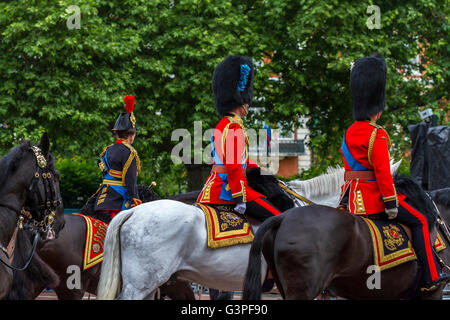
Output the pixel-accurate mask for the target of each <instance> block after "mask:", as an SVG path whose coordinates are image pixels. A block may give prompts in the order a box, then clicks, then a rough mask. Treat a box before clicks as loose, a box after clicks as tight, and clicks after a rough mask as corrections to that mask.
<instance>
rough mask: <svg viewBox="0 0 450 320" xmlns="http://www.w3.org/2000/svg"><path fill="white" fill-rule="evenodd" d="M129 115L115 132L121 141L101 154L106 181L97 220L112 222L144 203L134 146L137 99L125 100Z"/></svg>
mask: <svg viewBox="0 0 450 320" xmlns="http://www.w3.org/2000/svg"><path fill="white" fill-rule="evenodd" d="M124 101H125V109H126V112H122V113H120V115H119V117H118V118H117V120H116V123H115V125H114V127H113V129H112V132H113V133H114V135H115V136H116V138H117V140H116V142H115V143H114V144H112V145H110V146H108V147H106V148H105V149H104V150H103V152H102V153H101V154H100V160H99V161H98V166H99V168H100V170H101V171H102V175H103V181H102V184H101V185H100V188H99V189H98V191H97V193H96V200H95V207H94V211H95V217H96V218H98V219H100V220H102V221H104V222H106V223H109V222H110V221H111V219H112V218H113V217H114V216H115V215H116V214H117V213H118V212H119V211H122V210H126V209H130V208H133V207H135V206H137V205H139V204H141V203H142V201H141V200H140V199H139V195H138V188H137V175H138V174H139V172H140V170H141V163H140V159H139V156H138V153H137V151H136V150H135V149H134V148H133V147H132V146H131V145H132V144H133V142H134V138H135V136H136V131H137V125H136V118H135V116H134V113H133V110H134V96H132V95H127V96H125V98H124Z"/></svg>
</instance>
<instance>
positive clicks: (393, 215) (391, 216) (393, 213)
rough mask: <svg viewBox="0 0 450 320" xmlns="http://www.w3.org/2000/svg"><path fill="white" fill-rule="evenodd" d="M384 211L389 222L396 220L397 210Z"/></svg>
mask: <svg viewBox="0 0 450 320" xmlns="http://www.w3.org/2000/svg"><path fill="white" fill-rule="evenodd" d="M384 211H385V212H386V213H387V215H388V217H389V219H390V220H392V219H395V218H397V213H398V209H397V208H392V209H386V210H384Z"/></svg>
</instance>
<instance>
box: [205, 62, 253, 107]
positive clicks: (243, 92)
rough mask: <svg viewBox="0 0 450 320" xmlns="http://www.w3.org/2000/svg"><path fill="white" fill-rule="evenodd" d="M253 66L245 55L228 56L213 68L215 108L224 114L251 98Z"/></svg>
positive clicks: (249, 100)
mask: <svg viewBox="0 0 450 320" xmlns="http://www.w3.org/2000/svg"><path fill="white" fill-rule="evenodd" d="M253 78H254V67H253V64H252V62H251V61H250V59H249V58H247V57H242V56H228V57H227V58H225V59H224V60H223V61H222V62H221V63H219V64H218V65H217V67H216V69H215V70H214V73H213V78H212V88H213V92H214V100H215V104H216V110H217V112H218V113H219V114H220V115H221V116H224V115H226V114H227V113H228V112H230V111H231V110H233V109H234V108H235V107H238V106H242V105H244V104H250V103H251V102H252V99H253Z"/></svg>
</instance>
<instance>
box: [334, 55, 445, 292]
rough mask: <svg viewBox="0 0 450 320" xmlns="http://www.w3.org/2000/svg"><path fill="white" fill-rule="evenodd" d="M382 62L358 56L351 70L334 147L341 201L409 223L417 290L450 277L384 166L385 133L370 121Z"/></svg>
mask: <svg viewBox="0 0 450 320" xmlns="http://www.w3.org/2000/svg"><path fill="white" fill-rule="evenodd" d="M386 72H387V68H386V63H385V61H384V59H383V58H382V57H380V56H371V57H364V58H361V59H359V60H358V61H356V62H355V63H354V65H353V68H352V69H351V74H350V87H351V92H352V97H353V117H354V119H355V120H356V121H355V122H354V123H353V124H352V125H351V126H350V127H349V128H348V129H347V131H346V133H345V135H344V139H343V142H342V147H341V149H340V151H341V153H342V156H343V160H344V167H345V176H344V179H345V183H344V185H343V186H342V187H341V189H342V193H341V200H340V203H341V204H345V205H346V206H347V207H348V210H349V211H350V212H351V213H353V214H359V215H373V214H378V213H382V212H385V213H386V214H387V216H388V217H389V219H396V220H397V221H398V222H400V223H403V224H405V225H407V226H408V227H410V228H411V231H412V234H413V239H412V243H413V246H414V249H415V252H416V254H417V257H418V260H419V263H420V264H421V266H422V270H423V283H424V286H423V288H422V289H423V290H431V289H432V288H434V287H435V286H436V285H437V284H438V283H439V282H441V281H446V280H448V279H449V278H450V275H448V274H440V273H439V271H438V263H437V260H436V256H435V253H434V252H433V251H434V249H433V247H432V241H431V239H430V233H429V231H430V230H431V227H430V226H429V225H428V221H427V219H426V216H425V215H424V214H423V213H421V212H419V211H418V210H417V209H416V208H414V207H413V206H412V205H411V204H410V203H409V201H408V199H407V198H406V196H405V195H403V194H401V193H397V191H396V188H395V185H394V181H393V178H392V175H391V170H390V155H389V150H388V149H389V147H390V145H391V141H390V139H389V135H388V134H387V132H386V131H385V130H384V129H383V128H382V127H381V126H380V125H377V124H376V121H377V120H378V119H379V118H380V116H381V114H382V112H383V111H384V108H385V83H386Z"/></svg>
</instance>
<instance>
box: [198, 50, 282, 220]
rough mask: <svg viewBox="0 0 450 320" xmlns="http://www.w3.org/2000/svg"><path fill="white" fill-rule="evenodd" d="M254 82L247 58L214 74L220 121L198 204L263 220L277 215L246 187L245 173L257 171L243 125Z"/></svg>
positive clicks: (223, 65) (232, 61) (229, 61)
mask: <svg viewBox="0 0 450 320" xmlns="http://www.w3.org/2000/svg"><path fill="white" fill-rule="evenodd" d="M253 78H254V67H253V64H252V62H251V61H250V60H249V59H248V58H246V57H241V56H229V57H227V58H226V59H225V60H223V61H222V62H221V63H220V64H219V65H218V66H217V67H216V69H215V70H214V74H213V79H212V82H213V83H212V85H213V91H214V98H215V104H216V110H217V112H218V113H219V115H220V116H222V117H223V118H222V120H220V121H219V123H218V124H217V126H216V128H215V130H214V133H213V135H212V137H211V146H212V154H213V157H214V162H213V167H212V170H211V174H210V175H209V177H208V179H207V180H206V182H205V185H204V187H203V189H202V191H201V193H200V195H199V196H198V199H197V202H199V203H206V204H219V205H233V206H234V205H236V206H235V208H234V209H235V211H237V212H239V213H242V214H243V213H244V212H245V213H247V214H248V215H250V216H253V217H255V218H257V219H259V220H264V219H266V218H268V217H271V216H273V215H278V214H280V211H279V210H278V209H277V208H275V206H273V205H272V204H271V203H270V202H269V201H267V199H266V197H265V196H263V195H262V194H260V193H258V192H256V191H255V190H253V189H252V188H250V187H249V186H248V185H247V179H246V169H247V168H253V169H256V168H259V167H258V165H257V164H256V163H254V162H253V161H251V160H250V159H249V156H248V146H249V142H248V137H247V133H246V129H245V126H244V123H243V121H242V117H245V116H246V115H247V114H248V108H249V105H250V103H251V102H252V98H253Z"/></svg>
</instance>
